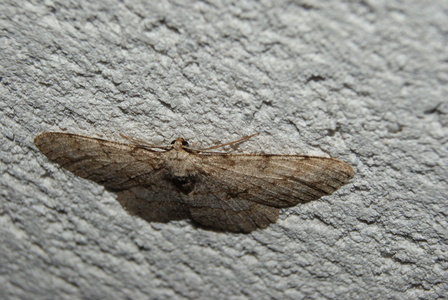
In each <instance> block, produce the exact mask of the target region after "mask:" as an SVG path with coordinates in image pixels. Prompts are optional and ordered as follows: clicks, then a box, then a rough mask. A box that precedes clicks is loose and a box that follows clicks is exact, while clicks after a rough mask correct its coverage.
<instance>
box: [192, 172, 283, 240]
mask: <svg viewBox="0 0 448 300" xmlns="http://www.w3.org/2000/svg"><path fill="white" fill-rule="evenodd" d="M204 181H205V182H204V183H203V184H200V185H197V186H196V188H195V190H194V194H191V195H189V199H188V207H189V211H190V214H191V218H192V219H193V220H195V221H196V222H198V223H200V224H202V225H205V226H207V227H213V228H217V229H220V230H224V231H232V232H245V233H248V232H251V231H254V230H256V229H258V228H260V229H261V228H266V227H267V226H269V225H270V224H271V223H275V222H276V221H277V218H278V215H279V209H278V208H275V207H271V206H266V205H263V204H259V203H256V202H253V201H250V200H246V199H241V198H240V197H239V195H238V194H232V193H228V190H227V189H226V187H223V186H222V182H221V181H217V180H215V179H214V178H210V177H208V176H207V178H205V179H204Z"/></svg>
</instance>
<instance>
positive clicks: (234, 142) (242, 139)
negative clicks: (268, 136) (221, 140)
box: [199, 132, 260, 152]
mask: <svg viewBox="0 0 448 300" xmlns="http://www.w3.org/2000/svg"><path fill="white" fill-rule="evenodd" d="M259 134H260V133H259V132H257V133H254V134H252V135H248V136H245V137H243V138H241V139H239V140H236V141H233V142H230V143H225V144H222V145H218V146H213V147H209V148H204V149H201V150H199V151H201V152H202V151H207V150H212V149H216V148H221V147H224V146H228V145H232V144H236V143H239V142H242V141H245V140H248V139H250V138H251V137H254V136H256V135H259Z"/></svg>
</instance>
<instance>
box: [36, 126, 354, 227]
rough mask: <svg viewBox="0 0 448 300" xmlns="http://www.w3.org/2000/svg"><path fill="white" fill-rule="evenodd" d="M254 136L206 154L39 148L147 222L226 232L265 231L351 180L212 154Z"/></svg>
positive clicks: (113, 146) (98, 143) (97, 144)
mask: <svg viewBox="0 0 448 300" xmlns="http://www.w3.org/2000/svg"><path fill="white" fill-rule="evenodd" d="M252 136H253V135H252ZM252 136H249V137H245V138H242V139H240V140H237V141H234V142H230V143H226V144H223V145H219V146H214V147H210V148H206V149H201V150H198V149H191V148H189V145H188V142H187V141H186V140H185V139H183V138H177V139H176V140H175V141H173V142H172V144H171V145H170V146H163V147H158V146H153V145H149V144H147V143H145V142H143V141H140V140H136V139H131V138H129V139H131V140H132V143H119V142H113V141H107V140H103V139H98V138H92V137H88V136H82V135H77V134H70V133H61V132H44V133H42V134H40V135H38V136H36V138H35V139H34V143H35V144H36V146H37V148H39V150H40V151H41V152H42V153H43V154H45V155H46V156H47V157H48V158H49V159H50V160H51V161H53V162H56V163H58V164H59V165H60V166H61V167H63V168H64V169H67V170H68V171H70V172H72V173H74V174H75V175H77V176H80V177H82V178H85V179H89V180H92V181H94V182H96V183H98V184H101V185H103V186H104V187H106V188H107V189H108V190H110V191H113V192H115V193H116V194H117V200H118V201H119V202H120V204H121V205H122V206H123V207H124V208H125V209H126V210H128V211H129V212H130V213H131V214H133V215H137V216H139V217H141V218H143V219H144V220H147V221H149V222H168V221H170V220H182V219H191V220H193V221H195V222H196V223H198V224H200V225H202V226H204V227H208V228H213V229H217V230H220V231H230V232H244V233H248V232H251V231H254V230H256V229H259V228H260V229H261V228H266V227H267V226H269V225H270V224H271V223H275V222H276V221H277V218H278V216H279V209H281V208H285V207H291V206H295V205H297V204H299V203H306V202H309V201H312V200H316V199H319V198H320V197H322V196H325V195H329V194H331V193H333V192H334V191H336V190H337V189H338V188H339V187H341V186H343V185H344V184H346V183H347V182H348V181H349V180H350V179H351V178H352V177H353V174H354V172H353V169H352V168H351V167H350V166H349V165H348V164H347V163H345V162H343V161H341V160H338V159H335V158H328V157H318V156H305V155H277V154H231V153H218V152H214V151H210V150H213V149H216V148H219V147H223V146H226V145H230V144H235V143H239V142H241V141H244V140H246V139H247V138H250V137H252Z"/></svg>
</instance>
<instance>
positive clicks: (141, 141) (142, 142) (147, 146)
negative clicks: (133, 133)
mask: <svg viewBox="0 0 448 300" xmlns="http://www.w3.org/2000/svg"><path fill="white" fill-rule="evenodd" d="M120 136H121V137H122V138H125V139H128V140H131V141H133V142H134V143H136V144H137V146H144V148H156V149H163V150H168V149H169V148H171V147H160V146H155V145H151V144H150V143H148V142H146V141H144V140H140V139H136V138H132V137H129V136H127V135H124V134H122V133H120Z"/></svg>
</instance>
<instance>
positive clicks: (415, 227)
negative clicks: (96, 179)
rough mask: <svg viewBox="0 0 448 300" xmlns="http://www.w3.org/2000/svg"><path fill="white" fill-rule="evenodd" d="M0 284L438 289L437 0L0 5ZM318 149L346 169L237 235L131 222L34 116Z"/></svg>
mask: <svg viewBox="0 0 448 300" xmlns="http://www.w3.org/2000/svg"><path fill="white" fill-rule="evenodd" d="M0 10H1V11H2V18H1V21H0V22H1V28H2V31H1V42H0V47H1V50H2V51H1V53H2V55H1V57H0V60H1V68H0V73H1V80H2V81H1V84H0V97H1V101H0V134H1V141H2V142H1V144H0V145H1V146H0V149H1V152H0V200H1V202H0V239H1V242H0V266H1V267H0V298H2V299H14V298H19V299H20V298H22V299H25V298H34V299H36V298H39V299H44V298H55V299H56V298H57V299H69V298H86V299H99V298H106V297H107V298H108V299H120V298H121V299H122V298H129V299H146V298H152V299H157V298H158V299H162V298H178V299H182V298H187V299H207V298H215V299H246V298H254V299H270V298H277V299H304V298H307V299H324V298H333V299H336V298H337V299H368V298H376V299H379V298H392V299H417V298H419V297H420V298H424V299H436V298H438V297H442V296H443V295H446V294H448V273H447V268H448V264H447V253H448V246H447V232H448V231H447V229H448V226H447V212H448V205H447V197H446V194H447V191H448V185H447V178H448V171H447V166H448V159H447V156H448V150H447V149H448V147H447V140H448V129H447V125H448V115H447V114H448V101H447V95H448V93H447V92H448V84H447V82H448V52H447V49H448V45H447V38H448V21H447V20H448V2H446V1H441V0H439V1H387V2H380V1H362V2H357V1H261V2H255V1H235V2H227V1H115V0H109V1H103V0H101V1H99V0H98V1H72V2H69V1H61V2H59V1H44V2H43V3H41V2H40V1H9V0H7V1H2V3H0ZM50 130H56V131H67V132H73V133H79V134H85V135H89V136H96V137H103V138H107V139H112V140H120V138H119V135H118V134H119V133H123V134H126V135H129V136H133V137H136V138H141V139H145V140H148V141H151V142H153V143H155V144H158V143H160V144H163V143H167V142H170V141H171V140H173V138H175V137H177V136H183V137H186V138H188V139H189V140H190V142H193V143H196V144H197V145H203V146H206V145H214V144H219V143H222V142H227V141H231V140H234V139H237V138H239V137H242V136H244V135H247V134H251V133H254V132H260V133H261V134H260V136H258V137H256V138H253V139H251V140H250V141H248V142H246V143H244V144H241V145H240V146H239V147H238V148H234V149H232V148H229V149H227V150H229V151H234V152H237V153H239V152H247V153H250V152H266V153H282V154H286V153H301V154H311V155H331V156H333V157H337V158H340V159H342V160H344V161H347V162H349V163H350V164H351V165H352V166H353V167H354V169H355V170H356V175H355V178H354V179H353V180H352V182H351V183H350V184H349V185H347V186H345V187H343V188H342V189H341V190H339V191H338V192H337V193H335V194H333V195H331V196H328V197H324V198H322V199H320V200H318V201H315V202H313V203H308V204H305V205H299V206H297V207H294V208H290V209H285V210H284V211H283V212H282V214H281V217H280V220H279V222H278V223H277V224H274V225H272V226H270V227H269V228H267V229H265V230H259V231H256V232H253V233H251V234H247V235H243V234H230V233H216V232H213V231H207V230H203V229H200V228H196V227H194V226H193V225H192V224H191V223H190V222H188V221H176V222H170V223H166V224H159V223H147V222H145V221H143V220H141V219H138V218H136V217H133V216H131V215H129V214H128V213H126V211H124V210H123V209H122V207H121V206H120V205H119V204H118V203H117V202H116V201H115V195H114V194H113V193H110V192H107V191H105V190H104V189H103V188H102V187H101V186H99V185H97V184H94V183H92V182H90V181H86V180H83V179H80V178H76V177H75V176H73V175H72V174H70V173H68V172H66V171H64V170H62V169H60V168H59V167H58V166H57V165H55V164H53V163H50V162H48V160H47V159H46V158H45V157H44V156H43V155H42V154H41V153H40V152H38V150H37V149H36V147H35V146H34V145H33V143H32V141H33V138H34V136H35V135H37V134H38V133H40V132H43V131H50Z"/></svg>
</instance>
